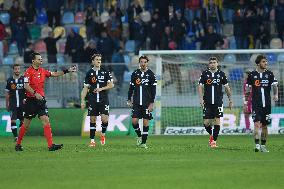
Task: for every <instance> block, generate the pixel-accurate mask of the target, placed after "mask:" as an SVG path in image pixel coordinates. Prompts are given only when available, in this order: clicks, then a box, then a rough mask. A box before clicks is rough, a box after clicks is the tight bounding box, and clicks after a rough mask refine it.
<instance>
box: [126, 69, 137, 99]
mask: <svg viewBox="0 0 284 189" xmlns="http://www.w3.org/2000/svg"><path fill="white" fill-rule="evenodd" d="M134 74H135V72H133V73H132V74H131V79H130V83H129V89H128V98H127V100H131V97H132V95H133V91H134V88H135V84H134Z"/></svg>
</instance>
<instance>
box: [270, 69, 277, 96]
mask: <svg viewBox="0 0 284 189" xmlns="http://www.w3.org/2000/svg"><path fill="white" fill-rule="evenodd" d="M271 85H272V90H273V100H274V101H278V81H277V80H276V79H275V77H274V75H273V74H272V83H271Z"/></svg>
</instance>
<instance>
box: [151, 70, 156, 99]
mask: <svg viewBox="0 0 284 189" xmlns="http://www.w3.org/2000/svg"><path fill="white" fill-rule="evenodd" d="M151 84H152V87H151V99H150V102H151V103H154V101H155V97H156V86H157V78H156V75H155V74H153V75H152V81H151Z"/></svg>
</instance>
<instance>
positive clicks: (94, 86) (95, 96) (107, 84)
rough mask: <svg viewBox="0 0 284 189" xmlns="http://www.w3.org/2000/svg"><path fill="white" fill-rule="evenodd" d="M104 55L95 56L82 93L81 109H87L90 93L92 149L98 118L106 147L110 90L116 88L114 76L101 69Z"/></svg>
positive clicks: (102, 139)
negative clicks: (99, 117)
mask: <svg viewBox="0 0 284 189" xmlns="http://www.w3.org/2000/svg"><path fill="white" fill-rule="evenodd" d="M101 64H102V55H101V54H94V55H93V56H92V65H93V68H91V69H90V70H89V71H88V72H87V74H86V77H85V81H84V88H83V90H82V92H81V108H82V109H84V108H85V106H86V105H85V98H86V95H87V93H88V97H89V99H88V102H89V107H88V115H89V116H90V139H91V142H90V145H89V146H90V147H95V146H96V142H95V133H96V117H97V116H99V115H100V116H101V121H102V125H101V126H102V133H101V145H105V141H106V137H105V133H106V130H107V126H108V118H109V100H108V90H109V89H112V88H113V87H114V84H113V79H112V75H111V73H110V72H109V71H107V70H105V69H103V68H101Z"/></svg>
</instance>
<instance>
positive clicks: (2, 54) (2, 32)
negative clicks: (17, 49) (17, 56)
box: [0, 21, 6, 64]
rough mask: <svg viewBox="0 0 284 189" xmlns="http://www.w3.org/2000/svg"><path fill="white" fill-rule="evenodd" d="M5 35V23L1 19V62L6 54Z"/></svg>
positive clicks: (0, 62)
mask: <svg viewBox="0 0 284 189" xmlns="http://www.w3.org/2000/svg"><path fill="white" fill-rule="evenodd" d="M5 36H6V32H5V25H4V24H3V23H2V22H1V21H0V64H2V63H3V56H4V48H3V40H4V38H5Z"/></svg>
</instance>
